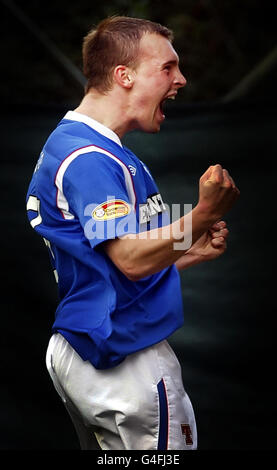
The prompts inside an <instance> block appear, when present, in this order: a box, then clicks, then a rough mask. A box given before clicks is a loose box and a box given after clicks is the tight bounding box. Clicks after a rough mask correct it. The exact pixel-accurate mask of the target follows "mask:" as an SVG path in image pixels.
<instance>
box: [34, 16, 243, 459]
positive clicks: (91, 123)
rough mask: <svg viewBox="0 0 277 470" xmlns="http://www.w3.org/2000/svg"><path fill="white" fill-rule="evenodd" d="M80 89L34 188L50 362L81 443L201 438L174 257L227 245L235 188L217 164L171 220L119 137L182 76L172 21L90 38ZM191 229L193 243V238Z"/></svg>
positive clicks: (121, 22)
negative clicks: (47, 269)
mask: <svg viewBox="0 0 277 470" xmlns="http://www.w3.org/2000/svg"><path fill="white" fill-rule="evenodd" d="M83 60H84V73H85V75H86V77H87V79H88V81H87V87H86V91H85V96H84V98H83V100H82V102H81V103H80V105H79V107H78V108H77V109H75V111H69V112H68V113H67V114H66V116H65V117H64V119H63V120H62V121H61V122H60V123H59V125H58V126H57V128H56V129H55V130H54V132H53V133H52V134H51V135H50V137H49V139H48V140H47V142H46V144H45V146H44V148H43V151H42V153H41V156H40V159H39V161H38V163H37V166H36V168H35V171H34V175H33V177H32V180H31V183H30V187H29V190H28V195H27V209H28V216H29V220H30V223H31V225H32V226H33V228H35V229H36V231H37V232H38V233H39V234H40V235H42V237H43V238H44V239H45V241H46V244H47V246H48V247H49V250H50V253H51V256H52V260H53V267H54V270H55V274H56V278H57V281H58V286H59V294H60V303H59V306H58V308H57V311H56V316H55V321H54V324H53V329H52V331H53V335H52V337H51V339H50V342H49V347H48V351H47V367H48V370H49V373H50V375H51V377H52V379H53V382H54V385H55V387H56V389H57V391H58V393H59V395H60V396H61V398H62V400H63V401H64V403H65V406H66V407H67V409H68V411H69V413H70V415H71V417H72V419H73V422H74V425H75V427H76V430H77V433H78V435H79V439H80V443H81V448H82V449H97V448H98V449H99V448H100V449H104V450H112V449H116V450H121V449H127V450H134V449H141V450H144V449H153V450H154V449H158V450H167V449H196V448H197V433H196V425H195V418H194V412H193V408H192V405H191V402H190V400H189V397H188V395H187V394H186V392H185V390H184V388H183V384H182V378H181V370H180V365H179V363H178V360H177V358H176V356H175V354H174V352H173V351H172V349H171V348H170V346H169V344H168V343H167V341H166V338H168V337H169V336H170V335H171V334H172V333H173V332H174V331H175V330H176V329H177V328H179V327H180V326H181V325H182V324H183V311H182V298H181V290H180V280H179V274H178V270H181V269H186V268H188V267H190V266H192V265H194V264H196V263H199V262H202V261H206V260H208V259H213V258H216V257H217V256H219V255H221V254H222V253H223V252H224V251H225V249H226V238H227V235H228V230H227V228H226V224H225V223H224V222H223V221H222V220H221V218H222V216H223V215H224V214H225V213H226V212H227V211H228V210H229V209H230V208H231V207H232V205H233V203H234V202H235V200H236V199H237V197H238V194H239V191H238V189H237V188H236V186H235V183H234V182H233V180H232V178H231V177H230V176H229V174H228V172H227V170H225V169H222V167H221V165H219V164H217V165H214V166H211V167H210V168H208V170H207V171H206V172H205V174H204V175H203V176H202V177H201V178H200V183H199V201H198V204H197V205H196V207H194V208H193V210H192V211H191V212H190V213H189V214H186V215H185V216H183V217H181V218H180V219H179V220H177V221H175V222H171V223H170V221H169V219H168V217H167V213H166V205H165V203H164V202H163V200H162V197H161V195H160V194H159V190H158V188H157V186H156V184H155V182H154V180H153V178H152V176H151V174H150V172H149V170H148V169H147V167H146V166H145V165H144V163H142V162H141V161H140V160H139V159H138V158H137V157H136V156H135V155H134V154H133V153H132V152H131V151H130V150H129V149H127V148H126V147H124V146H123V145H122V143H121V139H122V137H123V136H124V135H125V134H126V133H127V132H129V131H130V130H132V129H140V130H142V131H145V132H158V131H159V129H160V126H161V124H162V122H163V121H164V119H165V116H164V113H163V103H164V101H165V100H166V99H168V98H175V96H176V94H177V92H178V89H179V88H181V87H183V86H184V85H185V84H186V80H185V78H184V77H183V75H182V74H181V72H180V69H179V59H178V55H177V53H176V51H175V50H174V48H173V46H172V33H171V32H170V31H169V30H168V29H167V28H165V27H163V26H161V25H159V24H156V23H152V22H150V21H146V20H141V19H134V18H128V17H127V18H126V17H113V18H108V19H106V20H104V21H103V22H101V23H100V24H99V25H98V27H97V28H96V29H95V30H93V31H91V32H90V33H89V34H88V35H87V37H86V38H85V40H84V46H83ZM190 242H191V243H190Z"/></svg>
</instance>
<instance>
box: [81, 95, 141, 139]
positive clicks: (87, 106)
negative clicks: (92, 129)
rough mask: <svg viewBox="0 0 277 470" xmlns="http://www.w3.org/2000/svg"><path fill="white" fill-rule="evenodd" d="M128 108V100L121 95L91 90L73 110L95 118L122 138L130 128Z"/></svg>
mask: <svg viewBox="0 0 277 470" xmlns="http://www.w3.org/2000/svg"><path fill="white" fill-rule="evenodd" d="M125 98H126V97H125ZM128 108H129V106H128V101H127V100H126V99H125V100H124V99H122V96H118V95H117V96H116V95H115V93H113V92H112V91H111V92H109V93H107V94H105V95H104V94H102V93H99V92H97V91H95V90H93V91H89V92H88V93H87V94H86V95H85V96H84V98H83V100H82V101H81V103H80V105H79V106H78V107H77V108H76V109H75V110H74V111H76V112H78V113H81V114H85V115H86V116H89V117H90V118H92V119H95V121H98V122H100V123H101V124H103V125H104V126H106V127H108V128H109V129H111V130H112V131H113V132H115V133H116V134H117V135H118V137H119V138H120V139H122V137H123V136H124V135H125V134H126V133H127V132H129V131H130V130H131V129H132V126H131V119H130V118H129V117H128V114H129V113H128Z"/></svg>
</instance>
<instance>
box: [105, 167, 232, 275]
mask: <svg viewBox="0 0 277 470" xmlns="http://www.w3.org/2000/svg"><path fill="white" fill-rule="evenodd" d="M238 195H239V190H238V189H237V188H236V185H235V183H234V181H233V179H232V178H231V177H230V175H229V174H228V172H227V170H224V169H222V167H221V165H215V166H211V167H209V168H208V170H207V171H206V172H205V173H204V174H203V175H202V177H201V178H200V181H199V201H198V204H197V205H196V207H195V208H194V209H193V210H192V211H191V213H190V214H187V215H185V216H183V217H181V218H180V219H179V220H177V221H175V222H173V223H172V224H171V225H169V226H167V227H161V228H158V229H153V230H150V231H148V232H147V234H146V235H147V237H145V238H143V237H141V236H140V234H136V235H125V236H124V237H122V238H117V239H115V240H108V241H107V242H105V244H104V249H105V251H106V253H107V255H108V256H109V257H110V259H111V260H112V261H113V263H114V264H115V265H116V266H117V267H118V269H119V270H120V271H122V272H123V274H125V275H126V277H127V278H128V279H130V280H132V281H138V280H139V279H142V278H144V277H146V276H148V275H150V274H154V273H156V272H158V271H161V270H162V269H164V268H166V267H168V266H170V265H172V264H174V263H175V262H176V261H177V260H178V259H179V258H180V257H181V256H183V255H184V253H185V252H186V251H187V250H188V249H189V246H187V247H186V249H183V250H182V249H176V245H175V244H176V243H178V244H180V242H182V241H183V242H186V240H190V241H191V244H193V243H195V242H196V241H197V240H198V239H199V238H200V237H201V236H202V235H203V233H205V232H206V231H207V230H208V229H209V228H210V227H211V226H212V225H213V224H214V223H215V222H216V221H218V220H220V219H221V218H222V216H223V215H224V214H225V213H226V212H228V210H229V209H230V208H231V207H232V206H233V204H234V202H235V201H236V199H237V197H238ZM185 244H186V243H185ZM179 246H180V245H179Z"/></svg>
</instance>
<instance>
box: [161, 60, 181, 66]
mask: <svg viewBox="0 0 277 470" xmlns="http://www.w3.org/2000/svg"><path fill="white" fill-rule="evenodd" d="M166 65H179V60H178V59H172V60H168V61H167V62H165V63H164V64H162V66H163V67H165V66H166Z"/></svg>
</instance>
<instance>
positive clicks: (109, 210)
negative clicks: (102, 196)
mask: <svg viewBox="0 0 277 470" xmlns="http://www.w3.org/2000/svg"><path fill="white" fill-rule="evenodd" d="M130 211H131V207H130V206H129V204H127V202H125V201H123V200H122V199H111V200H110V201H105V202H102V204H99V206H97V207H96V208H95V209H94V211H93V212H92V217H93V218H94V219H95V220H110V219H116V218H117V217H123V216H124V215H128V214H129V213H130Z"/></svg>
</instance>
